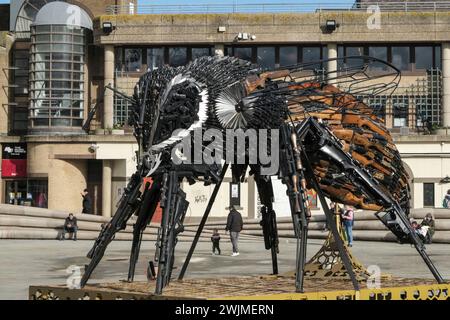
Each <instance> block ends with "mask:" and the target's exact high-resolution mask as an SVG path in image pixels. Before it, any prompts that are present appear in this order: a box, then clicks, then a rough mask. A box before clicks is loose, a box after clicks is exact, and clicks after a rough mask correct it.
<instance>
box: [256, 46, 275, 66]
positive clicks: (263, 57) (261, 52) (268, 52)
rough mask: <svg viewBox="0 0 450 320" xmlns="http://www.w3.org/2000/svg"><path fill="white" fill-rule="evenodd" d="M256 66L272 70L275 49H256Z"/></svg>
mask: <svg viewBox="0 0 450 320" xmlns="http://www.w3.org/2000/svg"><path fill="white" fill-rule="evenodd" d="M257 56H258V64H259V65H260V66H261V68H262V69H265V70H267V69H273V68H274V67H275V48H274V47H258V49H257Z"/></svg>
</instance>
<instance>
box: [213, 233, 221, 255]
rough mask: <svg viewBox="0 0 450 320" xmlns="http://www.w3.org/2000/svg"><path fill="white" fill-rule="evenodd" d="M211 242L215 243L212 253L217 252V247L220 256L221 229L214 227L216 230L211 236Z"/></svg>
mask: <svg viewBox="0 0 450 320" xmlns="http://www.w3.org/2000/svg"><path fill="white" fill-rule="evenodd" d="M211 242H212V244H213V248H212V254H213V255H215V254H216V249H217V252H218V253H219V256H220V246H219V244H220V234H219V230H217V229H214V232H213V234H212V236H211Z"/></svg>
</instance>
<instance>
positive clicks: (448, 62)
mask: <svg viewBox="0 0 450 320" xmlns="http://www.w3.org/2000/svg"><path fill="white" fill-rule="evenodd" d="M442 125H443V126H444V127H446V128H447V127H450V42H444V43H442Z"/></svg>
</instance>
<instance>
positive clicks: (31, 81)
mask: <svg viewBox="0 0 450 320" xmlns="http://www.w3.org/2000/svg"><path fill="white" fill-rule="evenodd" d="M423 3H427V5H424V4H423ZM442 3H443V2H440V4H439V5H436V3H434V2H430V1H421V2H420V3H419V4H418V3H417V2H411V3H409V2H407V1H405V5H406V6H407V9H405V6H399V7H389V6H380V7H378V9H377V8H376V7H375V8H374V7H373V6H371V5H372V3H371V1H357V2H356V3H355V5H354V6H353V8H351V7H350V10H341V9H342V8H341V7H339V9H333V8H323V7H320V6H319V4H318V5H317V8H322V9H317V10H315V9H314V10H305V9H304V8H303V10H301V9H299V10H298V11H299V12H292V11H295V8H294V9H292V8H289V7H283V6H278V7H277V6H274V7H273V8H272V9H273V11H277V12H275V13H267V12H265V13H263V12H262V11H263V10H262V9H261V7H260V6H259V7H258V6H257V5H255V6H254V7H251V8H250V9H249V8H239V7H232V6H230V7H229V8H228V7H226V6H225V9H224V8H223V7H221V9H220V10H219V9H215V7H214V6H213V7H208V8H206V7H205V8H199V7H197V8H196V9H195V10H194V9H190V8H189V6H184V7H181V6H180V7H175V8H174V7H169V6H168V7H167V8H166V11H164V10H165V9H164V8H159V9H158V10H160V11H161V12H155V10H156V7H152V6H139V5H138V3H136V2H133V1H131V2H130V1H122V0H120V1H119V0H101V1H92V0H88V1H82V0H80V1H68V2H62V1H45V2H44V1H38V0H17V1H15V0H12V1H11V4H10V5H4V6H0V16H2V17H8V21H9V23H3V21H5V20H1V21H2V24H0V26H1V28H2V37H1V38H0V65H1V67H2V69H3V72H2V73H1V75H0V82H1V83H2V89H3V90H2V93H1V95H0V100H1V103H2V108H1V109H0V134H1V136H0V142H1V144H2V176H1V183H0V199H1V201H2V202H3V203H11V204H19V205H31V206H39V207H48V208H51V209H59V210H68V211H74V212H80V211H81V196H80V192H81V191H82V190H83V189H84V188H87V189H88V190H89V192H90V194H91V196H92V198H93V202H94V206H93V212H92V213H93V214H102V215H104V216H110V215H111V214H112V213H113V211H114V208H115V204H116V203H117V201H118V199H119V198H120V196H121V193H122V191H123V187H124V186H125V184H126V181H127V179H128V178H129V177H130V176H131V174H132V173H133V172H134V170H135V161H136V159H135V151H136V150H137V145H136V144H135V140H134V137H133V136H132V134H131V128H129V127H128V125H127V117H128V112H129V110H128V108H129V103H128V102H127V100H126V99H123V98H122V97H121V96H118V95H114V93H113V92H112V91H111V90H104V88H105V85H111V86H114V87H116V88H117V89H119V90H120V91H123V92H124V93H126V94H131V93H132V90H133V87H134V85H135V83H136V82H137V80H138V78H139V76H141V75H142V74H143V73H144V72H145V71H147V70H152V69H154V68H157V67H159V66H161V65H163V64H169V65H172V66H179V65H183V64H186V63H189V61H192V60H194V59H195V58H196V57H199V56H203V55H231V56H236V57H239V58H242V59H245V60H249V61H252V62H253V63H255V64H258V65H260V66H261V67H262V68H267V69H271V68H276V67H282V66H285V65H291V64H295V63H300V62H312V61H316V60H320V59H326V58H333V57H344V56H359V55H369V56H373V57H376V58H379V59H382V60H386V61H388V62H389V63H391V64H393V65H394V66H395V67H397V68H398V69H400V70H401V72H402V78H401V81H400V85H399V88H398V90H397V91H396V92H395V93H394V95H392V96H383V95H378V96H375V97H372V98H371V99H370V100H368V101H366V103H368V104H369V105H370V106H372V107H373V109H374V112H375V113H377V114H378V115H379V116H381V117H383V118H384V119H385V121H386V125H387V126H388V127H389V128H390V129H391V131H392V133H393V135H394V136H395V140H396V143H397V144H398V147H399V150H400V152H401V153H402V155H403V158H404V162H405V164H406V166H407V168H408V171H409V172H410V175H411V189H412V190H413V199H412V204H413V206H414V207H415V208H423V207H441V204H442V197H443V195H444V193H445V192H446V191H447V189H450V185H449V183H450V178H448V176H450V135H449V133H450V132H447V128H448V127H449V126H450V34H449V32H448V30H450V3H449V4H448V6H447V7H446V6H445V5H443V4H442ZM431 4H433V5H431ZM408 5H409V6H408ZM336 6H338V5H336ZM227 8H228V9H227ZM174 10H175V11H176V12H177V13H173V11H174ZM202 10H204V11H205V12H206V11H208V13H202V12H200V11H202ZM227 10H228V11H227ZM264 10H267V8H266V9H264ZM240 11H246V12H247V13H243V12H241V13H240ZM269 11H270V10H269ZM300 11H301V12H300ZM304 11H308V12H304ZM214 12H216V13H214ZM285 12H289V13H285ZM328 22H330V23H331V24H334V26H335V28H334V29H333V30H331V29H328V28H327V24H328ZM342 63H350V62H346V61H345V60H344V61H343V62H342ZM327 67H329V66H327V65H322V64H318V65H317V69H326V68H327ZM338 67H339V66H338ZM376 68H377V66H376V65H374V66H373V70H369V72H377V70H376ZM88 118H89V120H91V121H89V126H88V127H86V126H85V127H84V128H83V124H85V123H87V121H86V120H87V119H88ZM226 182H227V183H226V184H225V185H224V187H222V188H221V191H220V194H219V197H218V201H216V203H215V205H214V207H213V215H225V214H226V213H227V211H226V208H227V207H228V206H229V205H230V203H234V204H237V205H240V206H241V207H242V211H243V213H244V216H248V217H258V199H257V198H258V197H257V195H256V193H255V191H256V189H255V185H254V182H253V180H252V178H249V179H248V180H247V181H246V182H244V183H242V184H240V185H232V184H231V180H230V177H229V176H228V177H227V180H226ZM274 184H275V189H276V190H275V192H276V194H275V198H276V199H275V200H276V206H275V207H276V209H277V211H278V213H279V215H281V216H283V215H289V210H288V204H287V199H285V194H284V187H283V186H282V185H281V183H280V182H279V181H274ZM185 188H186V189H187V190H188V192H187V193H188V200H189V201H190V203H191V206H190V210H189V211H188V215H192V216H199V215H201V214H202V213H203V210H204V207H205V206H206V203H207V201H208V199H209V196H210V194H211V192H212V187H211V186H207V187H205V186H203V185H201V184H195V185H193V186H188V185H187V184H186V185H185ZM310 199H311V202H312V205H313V206H315V207H317V208H318V209H320V208H319V207H320V206H319V205H318V204H317V200H316V198H315V195H314V193H313V192H311V194H310Z"/></svg>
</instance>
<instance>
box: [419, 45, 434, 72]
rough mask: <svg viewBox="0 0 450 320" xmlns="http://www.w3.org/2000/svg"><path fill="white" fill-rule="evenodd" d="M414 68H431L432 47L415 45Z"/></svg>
mask: <svg viewBox="0 0 450 320" xmlns="http://www.w3.org/2000/svg"><path fill="white" fill-rule="evenodd" d="M415 57H416V69H431V68H433V47H431V46H429V47H428V46H427V47H415Z"/></svg>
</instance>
